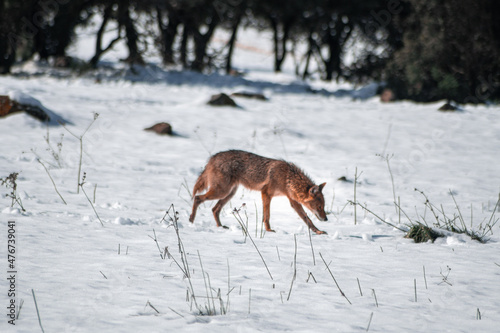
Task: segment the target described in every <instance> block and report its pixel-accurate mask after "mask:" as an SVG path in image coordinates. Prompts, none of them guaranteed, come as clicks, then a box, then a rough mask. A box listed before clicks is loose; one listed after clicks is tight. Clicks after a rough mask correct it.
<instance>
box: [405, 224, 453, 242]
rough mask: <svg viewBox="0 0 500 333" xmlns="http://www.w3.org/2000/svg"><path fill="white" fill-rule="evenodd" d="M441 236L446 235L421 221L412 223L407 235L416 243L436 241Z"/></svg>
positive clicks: (406, 236)
mask: <svg viewBox="0 0 500 333" xmlns="http://www.w3.org/2000/svg"><path fill="white" fill-rule="evenodd" d="M439 237H444V235H443V234H442V233H439V232H437V231H435V230H433V229H431V228H429V227H428V226H425V225H423V224H421V223H417V224H414V225H412V226H411V227H410V230H408V232H407V233H406V235H405V238H411V239H413V240H414V241H415V243H427V242H428V241H432V242H433V243H434V241H435V240H436V239H437V238H439Z"/></svg>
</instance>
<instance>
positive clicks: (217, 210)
mask: <svg viewBox="0 0 500 333" xmlns="http://www.w3.org/2000/svg"><path fill="white" fill-rule="evenodd" d="M237 190H238V186H234V187H233V189H232V190H231V191H230V192H229V194H228V195H227V196H226V197H224V198H222V199H220V200H219V201H218V202H217V204H216V205H215V206H214V208H212V212H213V213H214V218H215V222H216V223H217V226H218V227H223V228H226V229H228V227H226V226H223V225H222V224H221V223H220V218H219V215H220V211H221V210H222V207H224V205H225V204H227V203H228V202H229V200H231V198H232V197H233V196H234V195H235V194H236V191H237Z"/></svg>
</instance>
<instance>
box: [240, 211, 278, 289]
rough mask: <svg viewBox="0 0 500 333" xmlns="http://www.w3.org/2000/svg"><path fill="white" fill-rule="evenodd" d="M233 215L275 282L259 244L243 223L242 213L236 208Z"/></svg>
mask: <svg viewBox="0 0 500 333" xmlns="http://www.w3.org/2000/svg"><path fill="white" fill-rule="evenodd" d="M233 215H234V217H236V220H237V221H238V223H239V224H240V226H241V228H242V229H243V231H244V233H245V235H246V236H248V238H249V239H250V241H251V242H252V244H253V246H254V247H255V250H257V253H258V254H259V256H260V259H261V260H262V262H263V263H264V266H265V267H266V270H267V273H268V274H269V277H270V278H271V280H274V279H273V276H272V274H271V271H269V267H268V266H267V264H266V261H265V260H264V257H263V256H262V253H260V251H259V248H258V247H257V244H255V242H254V240H253V238H252V236H250V234H249V233H248V229H247V228H246V227H245V224H244V223H243V219H242V218H241V215H240V212H239V209H237V208H235V209H234V210H233Z"/></svg>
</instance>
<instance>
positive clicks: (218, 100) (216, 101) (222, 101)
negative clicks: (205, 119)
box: [208, 93, 238, 107]
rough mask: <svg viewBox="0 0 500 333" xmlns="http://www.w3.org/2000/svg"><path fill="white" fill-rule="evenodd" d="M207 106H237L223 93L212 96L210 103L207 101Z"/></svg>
mask: <svg viewBox="0 0 500 333" xmlns="http://www.w3.org/2000/svg"><path fill="white" fill-rule="evenodd" d="M208 104H209V105H213V106H232V107H237V106H238V105H236V103H235V101H234V100H233V99H232V98H231V97H229V96H228V95H226V94H224V93H221V94H217V95H213V96H212V97H211V98H210V101H208Z"/></svg>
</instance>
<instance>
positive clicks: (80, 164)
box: [60, 112, 99, 194]
mask: <svg viewBox="0 0 500 333" xmlns="http://www.w3.org/2000/svg"><path fill="white" fill-rule="evenodd" d="M98 117H99V113H96V112H94V119H93V120H92V122H90V124H89V126H87V128H86V129H85V131H83V133H82V134H80V135H76V134H75V133H73V132H71V131H70V130H69V129H68V128H67V127H66V125H65V124H63V123H60V124H61V126H62V127H63V128H64V129H65V130H66V131H68V133H69V134H71V135H72V136H74V137H75V138H76V139H77V140H78V141H79V142H80V161H79V163H78V178H77V180H78V181H77V184H78V186H77V188H76V193H77V194H78V193H80V174H81V171H82V160H83V137H84V136H85V134H86V133H87V132H88V130H89V129H90V127H91V126H92V125H93V124H94V122H95V121H96V120H97V118H98ZM82 189H83V188H82Z"/></svg>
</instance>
